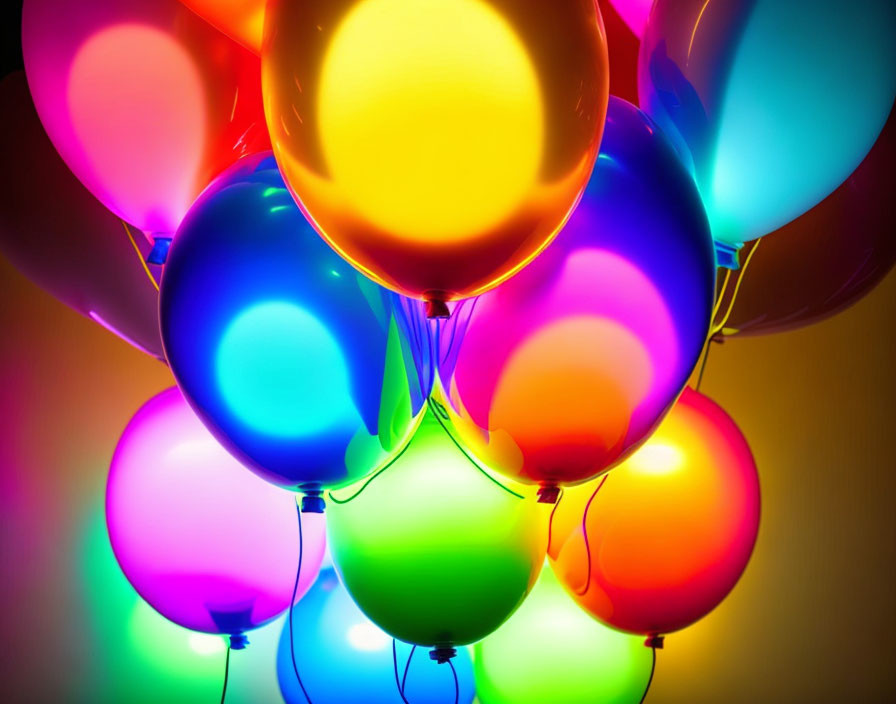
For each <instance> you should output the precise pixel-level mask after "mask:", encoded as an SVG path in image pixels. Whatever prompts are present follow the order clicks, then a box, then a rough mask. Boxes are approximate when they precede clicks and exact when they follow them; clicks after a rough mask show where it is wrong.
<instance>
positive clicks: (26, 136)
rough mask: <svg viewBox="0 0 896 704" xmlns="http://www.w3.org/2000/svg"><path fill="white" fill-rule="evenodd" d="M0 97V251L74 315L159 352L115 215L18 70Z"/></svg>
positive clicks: (146, 287) (147, 297) (147, 285)
mask: <svg viewBox="0 0 896 704" xmlns="http://www.w3.org/2000/svg"><path fill="white" fill-rule="evenodd" d="M0 103H2V105H3V113H2V116H0V161H2V163H4V164H8V165H10V168H6V169H4V170H3V172H2V176H0V178H2V186H0V251H2V253H3V254H4V255H5V256H6V257H8V258H9V261H10V262H12V264H13V265H14V266H15V267H16V269H18V270H19V271H20V272H21V273H22V274H24V275H25V276H27V277H28V278H29V279H31V281H33V282H34V283H35V284H37V285H38V286H40V287H41V288H43V289H44V290H45V291H48V292H49V293H51V294H52V295H53V296H55V297H56V298H58V299H59V300H61V301H62V302H63V303H65V304H66V305H68V306H69V307H71V308H73V309H74V310H76V311H78V312H79V313H81V315H84V316H86V317H88V318H90V319H91V320H93V321H95V322H97V323H99V324H100V325H102V326H103V327H105V328H106V329H108V330H109V331H111V332H113V333H115V334H116V335H118V336H119V337H121V338H122V339H124V340H126V341H127V342H129V343H130V344H132V345H134V346H135V347H137V348H138V349H140V350H142V351H144V352H146V353H147V354H150V355H152V356H153V357H157V358H159V359H163V358H164V355H163V353H162V338H161V337H160V335H159V295H158V292H157V291H156V289H155V288H154V287H153V285H152V283H151V282H150V280H149V279H148V278H147V276H146V273H145V272H144V271H143V267H142V265H141V263H140V259H139V256H140V255H138V254H136V253H135V252H134V248H133V247H132V245H131V243H130V242H129V241H128V239H127V236H126V235H125V231H124V226H123V224H122V222H121V220H119V219H118V218H117V217H115V216H114V215H113V214H112V213H110V212H109V211H108V210H106V208H104V207H103V205H102V204H101V203H100V202H99V201H97V200H96V198H94V197H93V196H92V195H91V194H90V192H89V191H88V190H87V189H86V188H84V186H82V185H81V184H80V183H79V182H78V179H76V178H75V177H74V176H72V172H71V171H69V169H68V167H67V166H66V165H65V162H63V161H62V159H60V158H59V154H57V153H56V150H55V149H54V148H53V145H52V143H51V142H50V140H49V139H47V134H46V132H44V128H43V127H41V124H40V120H39V119H38V117H37V113H36V112H35V111H34V105H33V104H32V102H31V96H30V95H29V94H28V85H27V83H26V82H25V74H24V73H23V72H21V71H19V72H16V73H14V74H11V75H10V76H7V77H6V78H4V79H3V82H2V83H0ZM13 165H15V167H13ZM137 239H138V240H142V238H141V237H139V235H138V236H137ZM141 243H142V242H141ZM142 244H144V250H145V252H144V253H148V247H147V246H146V245H145V243H142Z"/></svg>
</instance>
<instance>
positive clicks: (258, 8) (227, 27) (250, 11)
mask: <svg viewBox="0 0 896 704" xmlns="http://www.w3.org/2000/svg"><path fill="white" fill-rule="evenodd" d="M180 1H181V2H182V3H183V4H184V5H186V6H187V7H189V8H190V9H191V10H193V12H195V13H196V14H197V15H199V16H200V17H203V18H205V19H206V20H207V21H208V22H211V23H212V24H213V25H214V26H215V27H217V28H218V29H220V30H221V31H222V32H224V34H226V35H227V36H229V37H231V38H232V39H235V40H236V41H238V42H239V43H240V44H242V45H243V46H244V47H246V48H247V49H249V51H251V52H253V53H255V54H258V53H260V52H261V39H262V34H263V32H264V4H265V3H264V0H180Z"/></svg>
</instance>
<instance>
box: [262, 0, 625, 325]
mask: <svg viewBox="0 0 896 704" xmlns="http://www.w3.org/2000/svg"><path fill="white" fill-rule="evenodd" d="M265 27H266V29H265V41H264V44H263V48H262V77H263V89H264V94H265V115H266V118H267V121H268V128H269V130H270V133H271V141H272V143H273V145H274V151H275V154H276V156H277V160H278V163H279V164H280V168H281V170H282V171H283V175H284V177H285V179H286V181H287V183H288V184H289V187H290V188H291V189H292V191H293V195H295V196H296V198H297V199H299V200H300V201H301V203H302V205H303V206H304V208H305V210H306V212H307V213H308V215H309V216H310V218H311V220H312V221H313V222H314V224H315V226H316V227H317V229H318V231H319V232H320V233H321V234H322V235H323V237H324V238H325V239H326V240H327V241H328V242H329V243H330V244H331V245H332V246H333V247H334V248H335V249H336V250H337V251H338V252H339V253H340V254H342V255H343V256H344V257H345V258H346V259H348V261H350V262H351V263H352V264H353V265H354V266H356V267H357V268H358V269H360V270H361V271H363V272H364V273H366V274H367V275H368V276H370V277H371V278H372V279H374V280H375V281H377V282H379V283H381V284H383V285H385V286H388V287H389V288H392V289H394V290H396V291H399V292H400V293H403V294H405V295H410V296H415V297H418V298H423V299H425V300H428V301H431V302H433V304H434V308H435V309H438V308H443V307H442V306H441V304H442V303H443V302H444V301H449V300H455V299H458V298H464V297H467V296H471V295H476V294H478V293H481V292H483V291H485V290H487V289H489V288H491V287H493V286H495V285H497V284H498V283H500V281H502V280H504V279H506V278H507V277H509V276H511V275H512V274H513V273H515V272H516V271H518V270H519V269H520V268H522V267H523V266H525V264H526V263H528V262H529V261H530V260H531V259H532V258H533V257H534V256H536V255H537V254H538V252H540V251H541V250H542V249H543V248H544V247H545V246H546V245H547V243H548V242H549V241H550V240H551V238H552V237H553V236H554V235H555V234H556V233H557V231H558V230H559V229H560V227H561V226H562V225H563V223H564V222H565V220H566V218H567V217H568V216H569V213H570V212H571V210H572V208H573V207H574V205H575V203H576V201H577V199H578V197H579V195H580V194H581V192H582V189H583V188H584V186H585V184H586V183H587V180H588V177H589V175H590V173H591V169H592V167H593V164H594V159H595V157H596V154H597V148H598V146H599V143H600V135H601V132H602V128H603V121H604V116H605V112H606V105H607V97H608V96H607V89H608V71H607V55H606V43H605V38H604V30H603V24H602V22H601V19H600V14H599V11H598V10H597V7H596V5H595V4H594V3H593V2H581V1H580V0H554V1H553V2H545V0H426V1H425V2H421V1H420V0H274V1H273V2H270V3H269V4H268V7H267V17H266V25H265Z"/></svg>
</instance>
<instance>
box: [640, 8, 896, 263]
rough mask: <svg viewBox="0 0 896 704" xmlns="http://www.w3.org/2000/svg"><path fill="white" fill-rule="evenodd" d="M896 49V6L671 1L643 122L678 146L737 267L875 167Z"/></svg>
mask: <svg viewBox="0 0 896 704" xmlns="http://www.w3.org/2000/svg"><path fill="white" fill-rule="evenodd" d="M894 35H896V3H894V2H892V0H853V1H850V2H845V1H844V0H815V2H782V1H781V0H725V1H724V2H706V0H657V2H656V3H655V5H654V7H653V10H652V11H651V14H650V19H649V20H648V23H647V28H646V31H645V34H644V38H643V41H642V45H641V55H640V59H639V91H638V92H639V95H640V101H641V108H642V109H643V110H644V111H645V112H646V113H647V114H648V115H650V116H651V117H652V118H653V119H654V120H656V121H657V122H658V123H659V124H660V126H661V127H662V128H663V129H664V130H665V131H666V132H667V133H668V134H669V135H670V136H671V137H672V138H673V140H675V141H676V143H677V145H678V148H679V151H680V153H681V155H682V157H683V158H684V160H685V161H686V162H687V163H688V165H689V166H690V168H691V170H692V172H693V175H694V177H695V178H696V180H697V184H698V186H699V188H700V192H701V195H702V196H703V200H704V203H705V204H706V209H707V213H708V214H709V218H710V222H711V225H712V231H713V237H714V238H715V240H716V241H717V242H718V243H720V244H721V245H723V248H722V254H723V255H725V254H726V253H727V255H728V258H729V260H730V261H729V262H728V263H730V264H734V255H735V252H736V250H737V248H738V247H739V246H740V245H741V244H742V243H744V242H746V241H748V240H752V239H755V238H757V237H760V236H762V235H765V234H766V233H769V232H772V231H773V230H776V229H777V228H779V227H781V226H782V225H784V224H785V223H787V222H789V221H790V220H793V219H794V218H795V217H797V216H799V215H801V214H802V213H804V212H806V211H807V210H809V208H811V207H812V206H814V205H815V204H817V203H819V202H820V201H821V200H822V199H824V198H825V197H826V196H827V195H828V194H830V193H832V192H833V191H834V190H835V189H836V188H837V187H838V186H839V185H840V184H841V183H843V181H844V180H845V179H846V178H847V177H848V176H849V175H850V174H851V173H852V172H853V170H854V169H855V168H856V167H857V166H858V165H859V164H860V163H861V161H862V159H864V157H865V155H866V154H867V153H868V151H869V150H870V149H871V147H872V145H873V144H874V142H875V140H876V138H877V136H878V134H880V131H881V129H882V128H883V126H884V123H885V122H886V120H887V115H888V114H889V112H890V108H891V106H892V105H893V98H894V95H896V42H894V41H893V36H894ZM726 248H727V249H726ZM720 262H724V258H720Z"/></svg>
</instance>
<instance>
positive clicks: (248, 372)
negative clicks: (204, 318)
mask: <svg viewBox="0 0 896 704" xmlns="http://www.w3.org/2000/svg"><path fill="white" fill-rule="evenodd" d="M216 373H217V379H218V385H219V387H220V389H221V394H222V395H223V397H224V400H225V402H226V404H227V405H228V407H229V408H230V410H231V411H232V412H233V413H234V414H235V415H236V416H237V417H239V418H240V420H242V421H243V422H244V423H246V424H247V425H249V426H250V427H251V428H253V429H254V430H256V431H258V432H260V433H265V434H267V435H274V436H278V437H301V436H305V435H314V434H316V433H320V432H323V431H326V430H328V429H330V428H332V427H334V426H339V425H342V424H344V423H347V422H348V423H351V422H356V418H357V411H356V410H355V408H354V406H353V405H351V403H350V402H348V399H350V398H351V388H350V381H349V374H348V369H347V367H346V364H345V360H344V359H343V356H342V352H341V350H340V347H339V344H338V342H337V341H336V339H335V338H334V337H333V336H332V335H331V334H330V332H329V330H327V328H326V327H325V326H324V325H323V324H322V323H321V322H320V321H319V320H318V319H317V318H315V317H314V316H313V315H311V314H310V313H308V312H307V311H306V310H304V309H303V308H300V307H299V306H297V305H294V304H292V303H286V302H282V301H265V302H262V303H259V304H257V305H254V306H252V307H251V308H247V309H246V310H244V311H243V312H242V313H240V314H239V315H238V316H237V317H236V318H235V319H234V320H233V322H231V323H230V325H229V326H228V327H227V329H226V330H225V332H224V335H223V336H222V337H221V342H220V344H219V346H218V351H217V355H216Z"/></svg>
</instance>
